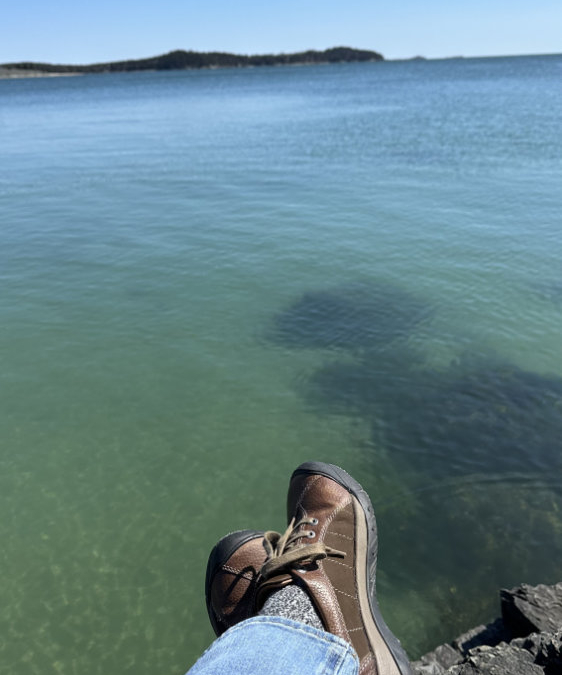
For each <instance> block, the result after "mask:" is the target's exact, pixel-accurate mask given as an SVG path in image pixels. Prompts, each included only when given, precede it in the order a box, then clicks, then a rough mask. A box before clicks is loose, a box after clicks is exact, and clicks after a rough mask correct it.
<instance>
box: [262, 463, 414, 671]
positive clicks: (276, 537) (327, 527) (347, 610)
mask: <svg viewBox="0 0 562 675" xmlns="http://www.w3.org/2000/svg"><path fill="white" fill-rule="evenodd" d="M287 514H288V520H289V528H288V529H287V531H286V532H285V533H284V534H283V535H281V534H279V533H277V532H266V533H265V535H264V537H265V538H264V542H265V547H266V548H267V549H268V560H267V562H266V563H265V565H264V566H263V567H262V570H261V574H262V578H261V579H260V581H259V588H258V595H257V606H258V607H261V606H262V605H263V603H264V602H265V599H266V598H267V597H268V596H269V595H270V594H271V593H272V592H274V591H276V590H277V589H279V588H281V587H283V586H286V585H288V584H292V583H295V584H298V585H299V586H300V587H301V588H302V589H303V590H305V591H306V593H307V594H308V596H309V597H310V599H311V601H312V603H313V604H314V607H315V609H316V611H317V613H318V615H319V617H320V619H321V620H322V623H323V624H324V627H325V629H326V630H327V631H329V632H330V633H333V634H335V635H338V636H339V637H341V638H343V639H344V640H347V641H348V642H350V643H351V644H352V645H353V647H354V648H355V651H356V652H357V655H358V656H359V660H360V670H359V673H360V675H367V674H368V675H411V670H410V666H409V662H408V657H407V656H406V653H405V652H404V650H403V649H402V647H401V646H400V642H399V641H398V640H397V638H396V637H395V636H394V635H393V634H392V633H391V632H390V630H389V628H388V627H387V625H386V624H385V622H384V620H383V618H382V616H381V613H380V610H379V607H378V604H377V600H376V595H375V571H376V560H377V526H376V522H375V515H374V513H373V507H372V505H371V501H370V499H369V496H368V495H367V493H366V492H365V491H364V490H363V488H362V487H361V486H360V485H359V483H358V482H357V481H356V480H354V479H353V478H352V477H351V476H349V475H348V474H347V473H346V472H345V471H344V470H343V469H340V468H339V467H337V466H334V465H332V464H324V463H321V462H307V463H305V464H302V465H301V466H299V468H298V469H296V471H295V472H294V473H293V475H292V477H291V481H290V484H289V495H288V499H287Z"/></svg>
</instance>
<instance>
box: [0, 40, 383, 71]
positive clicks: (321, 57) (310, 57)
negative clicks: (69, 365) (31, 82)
mask: <svg viewBox="0 0 562 675" xmlns="http://www.w3.org/2000/svg"><path fill="white" fill-rule="evenodd" d="M383 60H384V57H383V56H382V54H379V53H378V52H373V51H368V50H365V49H352V48H351V47H332V48H331V49H326V50H324V51H315V50H309V51H306V52H296V53H293V54H258V55H254V56H245V55H243V54H228V53H226V52H192V51H187V52H186V51H183V50H181V49H180V50H176V51H173V52H169V53H168V54H162V56H154V57H152V58H149V59H136V60H129V61H112V62H109V63H93V64H91V65H85V66H80V65H57V64H52V63H34V62H32V61H23V62H20V63H3V64H1V65H0V77H1V76H4V77H26V76H28V77H30V76H31V77H32V76H41V75H79V74H86V73H125V72H133V71H138V70H194V69H201V68H248V67H257V66H288V65H309V64H310V65H311V64H321V63H351V62H365V61H383Z"/></svg>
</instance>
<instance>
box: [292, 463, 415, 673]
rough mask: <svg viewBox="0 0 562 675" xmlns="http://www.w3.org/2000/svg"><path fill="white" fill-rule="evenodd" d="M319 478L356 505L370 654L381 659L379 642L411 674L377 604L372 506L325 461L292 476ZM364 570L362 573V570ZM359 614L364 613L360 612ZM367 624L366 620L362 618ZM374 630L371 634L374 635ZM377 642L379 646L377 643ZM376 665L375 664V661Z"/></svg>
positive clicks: (347, 478) (345, 475)
mask: <svg viewBox="0 0 562 675" xmlns="http://www.w3.org/2000/svg"><path fill="white" fill-rule="evenodd" d="M303 474H304V475H320V476H324V477H325V478H329V479H330V480H333V481H335V482H336V483H338V485H341V487H343V488H345V489H346V490H347V491H348V492H349V493H350V494H351V495H352V496H353V497H355V499H356V500H357V502H358V505H357V504H356V503H354V508H355V512H356V521H357V522H358V523H359V527H358V530H357V533H356V535H357V543H356V545H357V550H358V552H359V553H361V551H362V550H363V551H366V553H367V555H366V564H364V562H363V561H364V560H365V556H363V557H362V556H361V555H358V556H357V557H358V559H360V558H362V560H360V562H359V565H358V582H359V589H358V591H359V593H358V595H359V603H360V607H362V608H363V607H364V606H368V608H369V610H370V614H371V618H372V622H373V624H372V626H371V629H370V630H369V629H368V630H367V631H366V632H367V637H368V638H369V641H370V642H371V646H372V648H373V653H374V654H375V656H377V652H378V656H379V658H382V659H383V661H384V657H383V655H382V654H381V649H380V648H379V647H380V646H381V645H380V642H381V640H382V642H383V643H384V645H386V647H387V650H388V651H389V652H390V656H391V658H392V660H393V661H394V664H393V665H394V666H395V668H397V669H398V671H399V672H400V674H401V675H412V671H411V669H410V661H409V659H408V656H407V654H406V652H405V651H404V649H403V647H402V645H401V644H400V641H399V640H398V638H397V637H396V636H395V635H394V634H393V633H392V631H391V630H390V628H389V627H388V626H387V625H386V623H385V621H384V619H383V617H382V614H381V611H380V608H379V604H378V602H377V596H376V589H375V583H376V579H375V577H376V566H377V546H378V536H377V523H376V519H375V512H374V510H373V505H372V504H371V500H370V499H369V495H368V494H367V493H366V492H365V490H364V489H363V488H362V487H361V485H360V484H359V483H358V482H357V481H356V480H355V479H354V478H352V477H351V476H350V475H349V474H348V473H347V472H346V471H344V470H343V469H342V468H340V467H339V466H335V465H334V464H326V463H324V462H305V463H304V464H301V465H300V466H299V467H298V468H297V469H295V471H294V472H293V476H297V475H303ZM359 510H361V511H362V512H363V515H364V518H365V523H364V527H362V526H361V519H360V518H359V517H358V516H359V515H360V514H359V513H358V511H359ZM363 567H364V568H365V569H364V570H363V569H362V568H363ZM362 577H363V579H364V585H363V584H361V578H362ZM362 614H364V612H363V611H362ZM364 618H365V619H367V623H369V621H368V617H367V616H364ZM373 629H374V633H373ZM377 643H378V644H377ZM377 663H378V661H377Z"/></svg>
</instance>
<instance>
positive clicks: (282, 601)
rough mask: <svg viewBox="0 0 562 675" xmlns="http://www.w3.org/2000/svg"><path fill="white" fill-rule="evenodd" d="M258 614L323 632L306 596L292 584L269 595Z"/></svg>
mask: <svg viewBox="0 0 562 675" xmlns="http://www.w3.org/2000/svg"><path fill="white" fill-rule="evenodd" d="M259 614H262V615H266V616H284V617H285V618H286V619H292V620H293V621H300V622H301V623H306V624H308V625H309V626H312V627H313V628H318V630H325V629H324V626H323V625H322V621H320V617H319V616H318V614H317V613H316V610H315V609H314V605H313V604H312V602H311V600H310V598H309V597H308V595H307V594H306V593H305V592H304V591H303V590H302V588H299V587H298V586H295V585H294V584H291V585H290V586H285V588H280V589H279V590H278V591H276V592H275V593H273V595H270V596H269V598H267V600H266V601H265V604H264V606H263V607H262V608H261V610H260V611H259Z"/></svg>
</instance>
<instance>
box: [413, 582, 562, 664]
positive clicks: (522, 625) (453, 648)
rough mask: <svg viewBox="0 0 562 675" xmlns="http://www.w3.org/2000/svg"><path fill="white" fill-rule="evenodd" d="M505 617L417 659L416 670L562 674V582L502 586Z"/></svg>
mask: <svg viewBox="0 0 562 675" xmlns="http://www.w3.org/2000/svg"><path fill="white" fill-rule="evenodd" d="M500 602H501V617H500V618H498V619H496V620H495V621H493V622H492V623H490V624H488V625H481V626H477V627H476V628H473V629H472V630H470V631H468V632H467V633H464V634H463V635H460V636H459V637H458V638H456V639H455V640H453V641H452V642H450V643H447V644H443V645H440V646H439V647H437V648H436V649H434V650H433V651H432V652H429V653H428V654H425V655H424V656H422V657H421V659H419V660H418V661H415V662H413V663H412V670H413V672H414V675H541V674H542V675H562V583H558V584H555V585H553V586H545V585H542V584H541V585H539V586H529V585H527V584H522V585H521V586H518V587H516V588H512V589H511V590H502V591H500Z"/></svg>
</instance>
